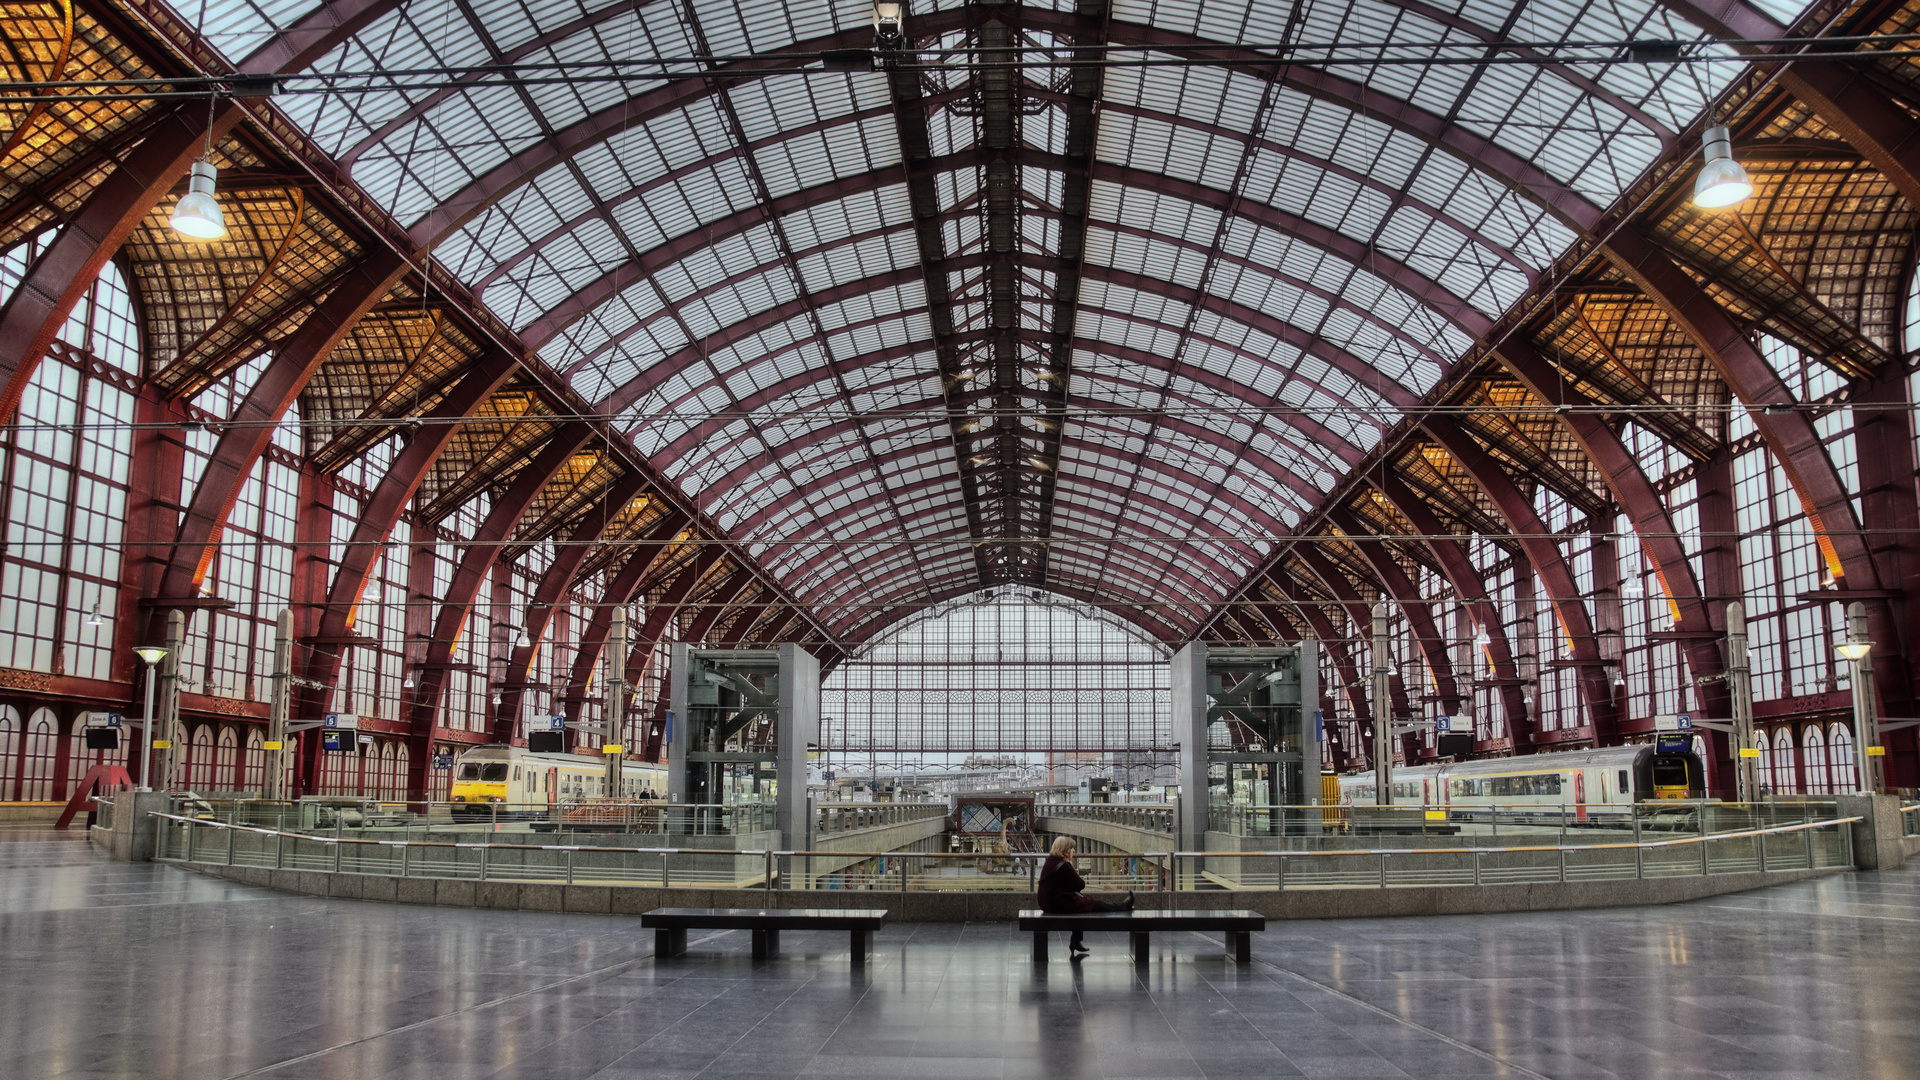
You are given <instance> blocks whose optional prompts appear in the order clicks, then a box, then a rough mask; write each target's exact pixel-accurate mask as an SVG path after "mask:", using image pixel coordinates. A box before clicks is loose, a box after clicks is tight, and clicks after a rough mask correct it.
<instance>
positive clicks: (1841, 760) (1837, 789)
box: [1827, 724, 1860, 795]
mask: <svg viewBox="0 0 1920 1080" xmlns="http://www.w3.org/2000/svg"><path fill="white" fill-rule="evenodd" d="M1827 774H1828V775H1829V776H1830V777H1832V788H1831V790H1832V791H1833V793H1834V794H1835V795H1850V794H1852V793H1853V792H1856V791H1858V790H1860V781H1859V780H1858V779H1857V777H1858V776H1859V772H1858V771H1857V770H1856V769H1855V768H1854V767H1853V731H1852V729H1851V728H1849V727H1847V725H1845V724H1834V725H1833V726H1832V727H1829V728H1828V729H1827Z"/></svg>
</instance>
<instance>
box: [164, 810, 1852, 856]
mask: <svg viewBox="0 0 1920 1080" xmlns="http://www.w3.org/2000/svg"><path fill="white" fill-rule="evenodd" d="M148 815H149V816H151V817H157V818H165V819H166V820H168V821H178V822H180V823H182V824H185V825H191V826H194V827H198V828H208V827H211V828H216V829H233V830H235V831H238V832H250V833H255V834H258V835H261V836H287V837H295V838H298V839H301V840H308V841H312V842H315V843H321V844H363V845H369V846H375V847H403V846H411V847H443V848H483V847H484V848H500V849H503V850H508V851H595V852H609V853H622V854H641V855H662V854H665V855H739V856H746V855H760V856H766V855H772V856H775V857H784V856H800V857H821V858H856V859H878V858H912V859H979V858H981V857H982V856H981V855H980V854H978V853H975V852H949V851H814V850H810V849H806V848H794V849H787V848H771V849H769V848H670V847H615V846H611V845H601V844H496V843H489V842H473V841H450V840H382V839H378V838H374V839H367V838H364V837H357V836H323V835H316V834H314V833H306V832H294V831H292V830H283V829H269V828H264V827H261V826H257V825H240V824H234V823H231V822H225V821H220V820H217V819H213V818H192V817H186V816H183V815H180V814H169V813H166V812H164V811H160V810H151V811H148ZM1863 820H1865V819H1864V818H1862V817H1858V816H1855V817H1845V818H1826V819H1823V820H1820V821H1801V822H1795V823H1794V824H1791V825H1776V826H1772V827H1769V828H1765V829H1745V830H1741V831H1738V832H1726V833H1708V834H1706V835H1704V836H1683V837H1677V838H1675V839H1672V840H1644V841H1641V842H1638V843H1617V844H1536V845H1528V846H1526V847H1460V848H1352V849H1348V850H1342V851H1138V852H1134V851H1115V852H1096V853H1086V854H1084V855H1083V856H1082V857H1083V858H1094V859H1099V858H1114V859H1165V858H1174V859H1202V858H1204V859H1272V858H1277V857H1279V856H1283V855H1284V856H1286V857H1288V858H1341V857H1352V856H1361V855H1474V854H1482V855H1491V854H1511V853H1514V852H1522V851H1620V850H1631V849H1634V848H1642V849H1645V848H1662V847H1680V846H1684V845H1687V844H1704V843H1708V842H1711V841H1714V840H1738V839H1742V838H1745V837H1751V836H1774V835H1778V834H1782V833H1790V832H1799V831H1802V830H1807V829H1824V828H1827V827H1828V826H1833V825H1850V824H1852V823H1854V822H1857V821H1863ZM993 857H994V858H1010V859H1045V858H1047V857H1048V855H1047V853H1046V852H1044V851H1013V852H1006V853H1004V854H996V855H994V856H993Z"/></svg>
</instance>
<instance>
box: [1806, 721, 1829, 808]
mask: <svg viewBox="0 0 1920 1080" xmlns="http://www.w3.org/2000/svg"><path fill="white" fill-rule="evenodd" d="M1800 762H1801V767H1802V768H1803V769H1804V770H1805V772H1806V777H1807V779H1806V784H1805V786H1804V788H1803V789H1802V790H1804V791H1805V792H1806V793H1807V794H1809V795H1825V794H1826V793H1827V791H1828V787H1827V740H1826V737H1825V736H1824V735H1822V734H1820V729H1819V728H1818V727H1808V728H1807V729H1806V730H1805V731H1803V732H1801V734H1800Z"/></svg>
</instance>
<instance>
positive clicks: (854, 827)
mask: <svg viewBox="0 0 1920 1080" xmlns="http://www.w3.org/2000/svg"><path fill="white" fill-rule="evenodd" d="M946 816H947V804H945V803H824V804H815V805H814V808H813V833H814V835H815V836H828V835H834V834H838V833H849V832H859V831H861V830H864V829H881V828H886V827H888V826H891V825H905V824H907V823H908V822H913V821H925V820H927V819H928V818H940V819H942V820H945V818H946Z"/></svg>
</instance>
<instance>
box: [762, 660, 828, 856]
mask: <svg viewBox="0 0 1920 1080" xmlns="http://www.w3.org/2000/svg"><path fill="white" fill-rule="evenodd" d="M774 717H775V718H774V738H775V740H776V742H777V744H778V753H777V754H776V756H775V762H776V764H775V766H774V767H775V771H776V776H777V780H776V783H778V784H779V785H780V790H779V791H778V792H777V793H776V794H775V803H774V808H773V822H774V828H776V829H779V830H780V838H781V842H782V843H785V844H787V845H788V846H790V847H792V848H795V849H805V848H807V847H809V846H810V842H811V836H812V832H813V815H812V813H811V812H810V811H809V810H808V808H807V751H808V750H809V749H810V748H811V747H813V746H817V745H819V742H820V661H819V660H818V659H817V658H815V657H814V655H813V654H812V653H810V652H808V651H807V650H805V649H802V648H801V647H800V646H798V645H793V644H787V645H782V646H780V704H779V707H778V709H776V711H775V713H774Z"/></svg>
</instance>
